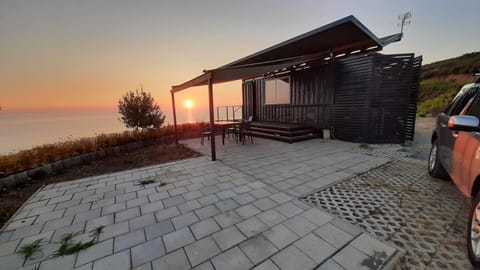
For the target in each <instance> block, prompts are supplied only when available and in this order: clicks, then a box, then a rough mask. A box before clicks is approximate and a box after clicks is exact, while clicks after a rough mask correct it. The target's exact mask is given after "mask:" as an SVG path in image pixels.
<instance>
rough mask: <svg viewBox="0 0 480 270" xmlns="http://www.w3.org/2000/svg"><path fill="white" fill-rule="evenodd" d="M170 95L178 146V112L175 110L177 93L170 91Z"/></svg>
mask: <svg viewBox="0 0 480 270" xmlns="http://www.w3.org/2000/svg"><path fill="white" fill-rule="evenodd" d="M170 94H172V109H173V126H174V129H175V143H176V144H178V133H177V112H176V110H175V93H174V92H173V90H172V91H170Z"/></svg>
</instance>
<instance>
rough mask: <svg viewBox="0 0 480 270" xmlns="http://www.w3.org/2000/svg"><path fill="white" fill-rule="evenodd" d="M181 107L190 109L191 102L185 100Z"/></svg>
mask: <svg viewBox="0 0 480 270" xmlns="http://www.w3.org/2000/svg"><path fill="white" fill-rule="evenodd" d="M183 105H184V106H185V108H187V109H191V108H192V107H193V102H192V101H191V100H190V99H187V100H185V102H183Z"/></svg>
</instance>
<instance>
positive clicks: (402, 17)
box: [397, 11, 412, 35]
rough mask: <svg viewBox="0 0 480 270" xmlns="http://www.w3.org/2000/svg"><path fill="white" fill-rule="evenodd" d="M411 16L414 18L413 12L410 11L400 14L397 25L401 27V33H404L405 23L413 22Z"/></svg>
mask: <svg viewBox="0 0 480 270" xmlns="http://www.w3.org/2000/svg"><path fill="white" fill-rule="evenodd" d="M411 18H412V13H410V11H407V12H405V13H403V14H402V15H400V16H398V21H399V22H398V24H397V26H399V27H400V33H402V35H403V27H404V26H405V25H409V24H410V22H411Z"/></svg>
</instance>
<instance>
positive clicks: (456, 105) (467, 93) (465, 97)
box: [445, 87, 477, 115]
mask: <svg viewBox="0 0 480 270" xmlns="http://www.w3.org/2000/svg"><path fill="white" fill-rule="evenodd" d="M476 93H477V88H476V87H470V88H465V87H464V88H462V90H460V92H459V93H458V94H457V95H456V96H455V98H454V99H453V101H452V103H451V104H450V106H449V107H448V109H447V110H446V111H445V113H446V114H447V115H459V114H460V113H461V112H462V110H464V109H465V107H466V106H467V105H468V102H469V101H470V99H471V98H472V97H473V96H474V95H475V94H476Z"/></svg>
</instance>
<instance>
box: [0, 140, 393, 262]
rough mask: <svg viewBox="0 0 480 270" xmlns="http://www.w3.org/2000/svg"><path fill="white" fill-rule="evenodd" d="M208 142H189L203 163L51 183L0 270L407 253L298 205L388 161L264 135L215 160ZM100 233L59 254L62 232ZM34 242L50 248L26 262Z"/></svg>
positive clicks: (0, 247) (230, 147)
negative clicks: (88, 243) (142, 182)
mask: <svg viewBox="0 0 480 270" xmlns="http://www.w3.org/2000/svg"><path fill="white" fill-rule="evenodd" d="M218 141H220V142H221V140H219V138H217V142H218ZM199 142H200V140H199V139H195V140H188V141H184V142H183V143H185V144H187V145H189V146H190V147H192V148H194V149H196V150H197V151H199V152H203V153H205V154H207V155H206V156H203V157H198V158H192V159H188V160H183V161H178V162H173V163H168V164H162V165H158V166H152V167H147V168H142V169H136V170H131V171H123V172H119V173H114V174H110V175H103V176H98V177H91V178H85V179H79V180H74V181H70V182H64V183H58V184H52V185H48V186H45V187H43V188H42V189H40V190H39V191H38V192H37V193H35V194H34V195H33V196H32V197H31V198H30V199H29V200H28V201H27V202H26V203H25V205H24V206H23V207H22V208H21V209H20V210H19V211H18V212H17V213H16V214H15V216H14V217H12V219H11V220H10V221H9V223H7V224H6V225H5V226H4V228H3V230H2V231H1V233H0V266H1V267H0V268H1V269H5V270H8V269H34V267H35V266H39V269H42V270H43V269H82V270H84V269H85V270H86V269H89V270H90V269H95V270H100V269H116V270H121V269H142V270H150V269H162V270H164V269H191V268H193V269H217V270H218V269H251V268H254V269H288V270H291V269H314V268H316V267H318V268H317V269H377V266H378V265H379V264H382V267H383V266H391V264H392V263H393V262H394V260H395V258H397V257H398V256H399V255H401V253H402V252H400V251H398V250H396V249H395V248H393V247H391V246H389V245H388V244H386V243H383V242H380V241H378V240H376V239H374V238H372V237H371V236H369V235H368V234H366V233H364V232H363V231H361V230H360V229H358V228H356V227H354V226H352V225H350V224H348V223H346V222H344V221H342V220H340V219H337V218H335V217H334V216H331V215H330V214H328V213H327V212H324V211H322V210H319V209H317V208H312V207H311V206H309V205H307V204H305V203H303V202H301V201H299V200H298V198H299V197H300V196H302V195H304V194H306V193H311V192H312V191H314V190H316V189H319V188H321V187H324V186H326V185H329V184H332V183H335V182H337V181H341V180H342V179H346V178H350V177H352V176H353V175H355V174H358V173H360V172H364V171H367V170H369V169H371V168H373V167H377V166H379V165H381V164H384V163H385V162H387V161H388V160H387V159H384V158H379V157H373V156H368V155H362V154H359V153H354V151H349V150H352V149H357V148H358V144H353V143H345V142H339V141H324V140H321V139H318V140H311V141H306V142H301V143H296V144H286V143H281V142H275V141H269V140H263V139H257V138H255V139H254V144H250V143H247V144H245V145H242V144H239V145H237V144H235V143H232V142H229V141H227V142H226V145H225V146H223V145H221V144H218V146H217V147H218V159H219V160H218V161H216V162H212V161H210V157H209V156H208V152H209V148H208V143H206V144H205V146H201V145H200V144H199ZM144 179H154V180H155V182H154V183H152V184H148V185H144V186H143V185H140V184H139V181H140V180H144ZM160 183H165V185H160ZM98 226H105V227H104V229H103V233H102V234H100V237H99V241H98V243H96V244H95V245H94V246H92V247H90V248H88V249H86V250H83V251H80V252H79V253H77V254H74V255H69V256H64V257H54V256H52V254H53V253H54V252H55V250H57V249H58V247H59V243H58V242H59V240H60V239H61V237H62V235H65V234H67V233H74V234H75V239H79V240H85V239H88V233H89V232H90V231H91V230H92V229H94V228H96V227H98ZM37 239H43V242H42V243H43V247H42V252H41V253H40V254H39V255H37V256H34V258H33V259H32V260H27V261H26V262H24V260H23V257H22V256H21V255H20V254H18V253H15V251H18V250H19V248H20V247H22V246H24V245H26V244H29V243H32V242H34V241H35V240H37Z"/></svg>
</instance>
